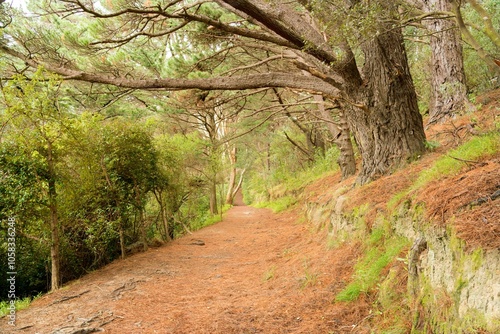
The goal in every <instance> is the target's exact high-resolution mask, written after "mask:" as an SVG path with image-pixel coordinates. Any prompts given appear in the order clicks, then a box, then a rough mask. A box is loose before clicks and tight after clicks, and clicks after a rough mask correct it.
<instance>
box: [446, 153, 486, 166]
mask: <svg viewBox="0 0 500 334" xmlns="http://www.w3.org/2000/svg"><path fill="white" fill-rule="evenodd" d="M447 156H449V157H450V158H452V159H455V160H458V161H461V162H465V163H471V164H476V165H481V166H484V165H487V163H486V162H483V161H475V160H467V159H460V158H457V157H454V156H452V155H449V154H447Z"/></svg>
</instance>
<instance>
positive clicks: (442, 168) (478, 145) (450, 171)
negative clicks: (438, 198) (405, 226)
mask: <svg viewBox="0 0 500 334" xmlns="http://www.w3.org/2000/svg"><path fill="white" fill-rule="evenodd" d="M499 151H500V132H492V133H489V134H486V135H484V136H477V137H473V138H472V139H471V140H469V141H468V142H466V143H464V144H462V145H460V146H459V147H457V148H455V149H453V150H450V151H449V152H448V153H447V154H445V155H443V156H442V157H441V158H439V159H437V160H436V161H435V162H434V164H433V165H432V166H431V167H430V168H428V169H426V170H423V171H422V172H421V173H420V175H419V176H418V178H417V180H416V181H415V182H414V183H413V184H412V185H411V186H410V187H409V188H408V189H406V190H403V191H401V192H399V193H397V194H395V195H394V196H393V197H392V198H391V199H390V200H389V201H388V202H387V207H388V208H389V209H390V210H393V209H395V208H396V206H397V205H398V204H399V203H401V200H402V199H404V198H406V197H407V196H408V194H410V193H413V192H416V191H418V190H419V189H422V188H424V187H425V186H426V185H427V184H428V183H430V182H431V181H435V180H439V179H442V178H444V177H445V176H448V175H454V174H456V173H458V172H460V170H462V168H463V167H464V165H466V164H473V163H475V162H477V161H478V160H480V159H483V158H485V157H489V156H493V155H495V154H496V153H497V152H499Z"/></svg>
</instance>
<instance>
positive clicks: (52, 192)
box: [47, 142, 61, 291]
mask: <svg viewBox="0 0 500 334" xmlns="http://www.w3.org/2000/svg"><path fill="white" fill-rule="evenodd" d="M53 158H54V157H53V152H52V143H51V142H48V148H47V166H48V171H49V175H48V176H49V178H48V188H49V189H48V190H49V211H50V234H51V243H50V262H51V291H55V290H57V289H59V288H60V287H61V276H60V272H61V270H60V250H59V245H60V240H59V218H58V213H57V191H56V172H55V166H54V159H53Z"/></svg>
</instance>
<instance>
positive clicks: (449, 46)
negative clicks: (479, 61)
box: [423, 0, 467, 123]
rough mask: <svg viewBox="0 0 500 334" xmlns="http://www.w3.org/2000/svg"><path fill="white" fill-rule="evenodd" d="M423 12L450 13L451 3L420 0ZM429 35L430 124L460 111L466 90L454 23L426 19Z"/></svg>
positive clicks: (460, 45)
mask: <svg viewBox="0 0 500 334" xmlns="http://www.w3.org/2000/svg"><path fill="white" fill-rule="evenodd" d="M423 5H424V8H425V10H426V11H428V12H434V11H443V12H445V11H451V10H452V4H451V1H450V0H423ZM424 22H425V25H426V27H427V29H428V30H429V31H430V32H431V37H430V43H431V52H432V53H431V99H430V102H429V123H436V122H443V121H445V120H446V119H448V118H449V117H450V116H453V115H454V114H456V113H459V112H460V111H462V110H463V109H464V107H465V105H466V103H467V96H466V93H467V87H466V83H465V72H464V64H463V58H462V44H461V38H460V30H459V29H458V26H457V24H456V22H455V21H454V20H451V19H435V20H425V21H424Z"/></svg>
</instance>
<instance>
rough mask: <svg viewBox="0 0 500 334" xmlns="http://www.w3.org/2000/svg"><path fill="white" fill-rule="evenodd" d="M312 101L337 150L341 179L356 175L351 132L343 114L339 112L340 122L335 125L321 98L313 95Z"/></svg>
mask: <svg viewBox="0 0 500 334" xmlns="http://www.w3.org/2000/svg"><path fill="white" fill-rule="evenodd" d="M314 100H315V101H316V102H318V111H319V114H320V115H321V118H323V119H324V120H325V123H326V127H327V129H328V131H329V132H330V134H331V135H332V137H333V141H334V142H335V144H336V145H337V147H338V148H339V151H340V155H339V158H338V159H337V163H338V164H339V167H340V171H341V173H342V179H343V180H345V179H347V178H348V177H350V176H352V175H354V174H356V159H355V158H354V149H353V147H352V142H351V131H350V130H349V125H347V120H346V118H345V116H344V112H343V111H342V110H341V111H340V112H339V117H340V122H337V124H335V122H334V120H333V117H332V115H331V114H330V112H329V111H328V110H326V108H325V104H324V100H323V96H321V95H314Z"/></svg>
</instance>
